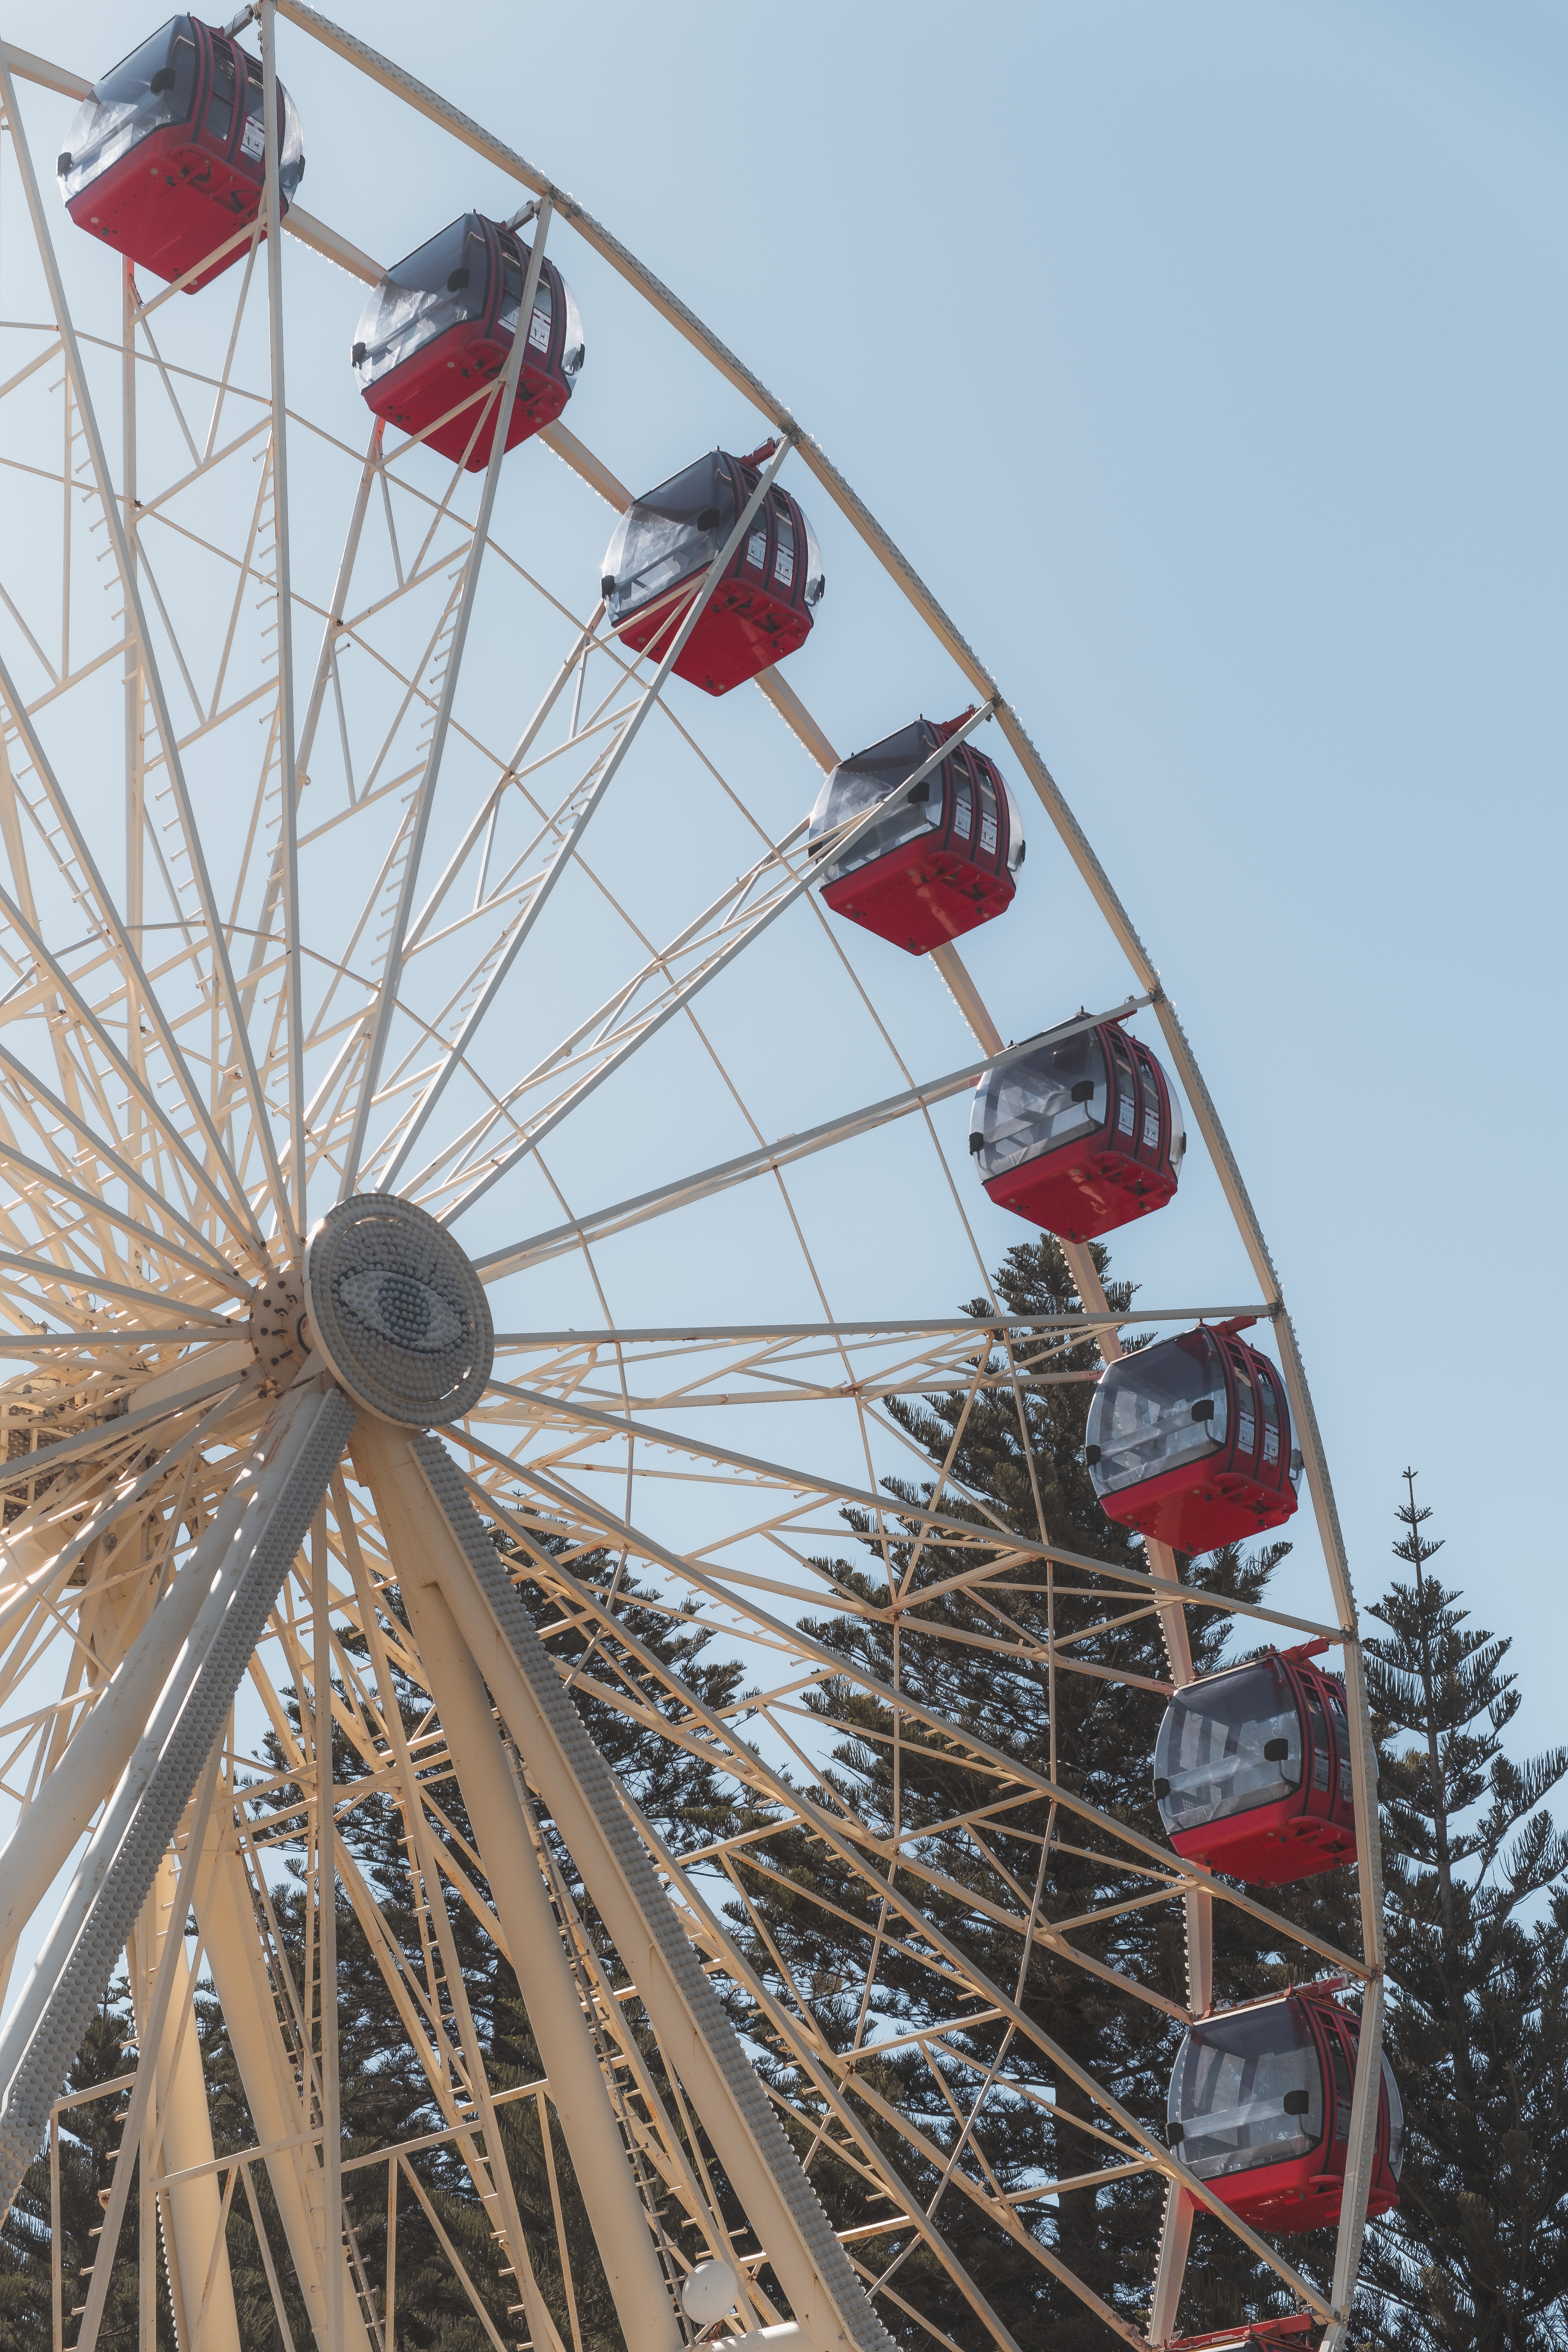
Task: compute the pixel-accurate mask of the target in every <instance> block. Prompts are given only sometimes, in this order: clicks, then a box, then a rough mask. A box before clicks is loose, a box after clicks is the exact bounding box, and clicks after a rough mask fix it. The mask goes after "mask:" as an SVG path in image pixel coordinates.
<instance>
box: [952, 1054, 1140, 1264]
mask: <svg viewBox="0 0 1568 2352" xmlns="http://www.w3.org/2000/svg"><path fill="white" fill-rule="evenodd" d="M1078 1034H1081V1035H1087V1036H1089V1037H1091V1038H1092V1039H1093V1040H1094V1041H1095V1043H1096V1044H1097V1045H1098V1046H1099V1049H1100V1054H1101V1055H1102V1057H1103V1060H1104V1067H1105V1075H1106V1086H1105V1096H1106V1103H1105V1116H1104V1118H1102V1119H1101V1121H1100V1124H1099V1126H1098V1127H1094V1128H1090V1129H1088V1130H1087V1131H1086V1132H1084V1133H1082V1134H1080V1135H1075V1136H1072V1137H1070V1138H1069V1139H1068V1140H1066V1141H1065V1142H1062V1143H1058V1144H1052V1143H1049V1142H1047V1143H1043V1144H1041V1145H1040V1146H1038V1147H1037V1149H1036V1150H1033V1151H1031V1152H1029V1153H1027V1154H1026V1156H1025V1157H1024V1158H1022V1159H1020V1160H1016V1161H1014V1162H1013V1163H1012V1164H1010V1165H1009V1166H1008V1167H1006V1168H1005V1169H1003V1170H1001V1171H998V1172H996V1173H994V1174H993V1175H987V1174H986V1173H985V1172H984V1165H982V1167H981V1182H982V1183H983V1184H984V1188H985V1192H986V1196H987V1198H988V1199H990V1200H992V1201H994V1202H995V1204H996V1206H997V1207H998V1208H999V1209H1007V1210H1010V1211H1011V1212H1012V1213H1013V1214H1014V1215H1015V1216H1018V1217H1023V1218H1025V1219H1026V1221H1027V1223H1030V1224H1032V1225H1037V1226H1039V1227H1041V1228H1042V1230H1044V1231H1045V1232H1047V1233H1052V1234H1057V1235H1058V1237H1059V1238H1060V1239H1061V1240H1062V1241H1066V1242H1074V1243H1082V1242H1089V1241H1097V1240H1098V1239H1099V1238H1100V1235H1101V1234H1109V1233H1114V1232H1115V1231H1116V1230H1117V1228H1118V1227H1119V1226H1121V1225H1126V1224H1131V1223H1133V1221H1134V1220H1135V1219H1136V1218H1139V1217H1147V1216H1152V1214H1153V1213H1155V1211H1156V1210H1159V1209H1163V1208H1164V1207H1165V1206H1166V1204H1167V1203H1168V1202H1170V1201H1172V1200H1173V1198H1174V1197H1175V1193H1176V1188H1177V1185H1178V1183H1179V1181H1180V1178H1181V1163H1182V1160H1183V1158H1184V1152H1185V1144H1186V1137H1185V1129H1184V1122H1183V1120H1182V1117H1181V1110H1180V1106H1179V1105H1178V1103H1177V1100H1176V1096H1175V1090H1174V1088H1173V1087H1172V1085H1171V1082H1170V1080H1169V1078H1168V1077H1167V1076H1166V1075H1165V1071H1164V1067H1163V1065H1162V1063H1161V1062H1160V1060H1159V1058H1158V1056H1157V1055H1154V1054H1153V1053H1152V1052H1151V1051H1150V1049H1149V1047H1148V1046H1147V1045H1144V1043H1143V1041H1142V1038H1141V1037H1135V1036H1132V1035H1131V1034H1130V1033H1129V1032H1128V1031H1127V1030H1125V1029H1124V1028H1123V1027H1122V1025H1121V1022H1119V1021H1103V1022H1100V1024H1098V1025H1097V1026H1096V1027H1095V1028H1094V1029H1092V1030H1089V1031H1087V1032H1079V1033H1078ZM1048 1050H1050V1046H1049V1041H1048V1040H1043V1041H1042V1043H1041V1045H1040V1048H1039V1051H1040V1052H1041V1053H1045V1052H1047V1051H1048ZM1006 1068H1007V1065H1005V1064H1004V1065H998V1066H996V1067H995V1068H994V1069H991V1070H987V1071H986V1073H985V1075H984V1077H983V1078H982V1079H981V1080H980V1082H979V1084H978V1086H977V1087H975V1089H974V1103H973V1110H972V1112H971V1127H970V1136H969V1149H970V1152H971V1155H972V1156H973V1157H974V1158H975V1159H976V1160H979V1161H981V1162H984V1156H985V1153H986V1151H987V1150H988V1149H989V1148H990V1147H989V1143H988V1139H987V1138H986V1135H985V1132H984V1114H985V1109H986V1106H987V1098H988V1096H989V1094H990V1091H991V1089H992V1087H993V1085H994V1082H995V1081H996V1080H997V1079H998V1078H999V1077H1001V1076H1002V1075H1003V1073H1004V1072H1005V1069H1006ZM1151 1095H1152V1096H1153V1097H1154V1099H1153V1102H1152V1104H1151V1102H1150V1099H1149V1097H1150V1096H1151ZM976 1120H979V1121H980V1122H981V1124H980V1125H978V1126H976V1125H975V1124H974V1122H975V1121H976Z"/></svg>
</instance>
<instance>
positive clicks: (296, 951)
mask: <svg viewBox="0 0 1568 2352" xmlns="http://www.w3.org/2000/svg"><path fill="white" fill-rule="evenodd" d="M277 29H278V26H277V10H276V8H275V7H274V6H273V5H272V0H264V5H263V6H262V9H261V104H262V111H263V116H264V124H263V129H264V135H265V141H266V144H265V147H264V150H263V152H264V155H265V158H266V173H267V178H266V193H265V197H264V200H263V207H262V209H263V212H264V214H265V216H266V221H267V330H268V346H269V349H270V352H271V359H272V535H273V543H274V556H273V562H274V580H275V584H276V593H277V598H278V759H279V793H280V795H281V798H282V833H283V844H282V845H283V936H284V953H285V958H286V961H285V966H284V971H285V981H284V986H285V989H286V991H287V993H288V1000H289V1020H288V1030H289V1183H288V1191H287V1198H288V1201H289V1206H290V1209H291V1213H292V1220H293V1233H292V1234H291V1235H290V1239H291V1241H292V1244H293V1246H294V1247H295V1248H296V1249H297V1248H298V1247H299V1242H300V1234H302V1233H303V1231H304V1229H305V1070H304V1048H305V1011H304V987H303V982H302V978H301V973H302V971H303V964H302V961H301V957H300V810H299V793H298V782H297V777H296V773H295V761H294V750H295V746H294V603H293V583H292V575H291V572H290V569H289V412H288V407H287V404H286V402H285V398H284V383H283V201H282V199H283V192H282V188H281V186H280V185H279V178H278V165H279V153H278V55H277V38H276V36H277ZM329 1748H330V1742H329ZM336 2276H337V2272H336V2269H335V2268H329V2271H328V2277H329V2279H332V2278H335V2277H336Z"/></svg>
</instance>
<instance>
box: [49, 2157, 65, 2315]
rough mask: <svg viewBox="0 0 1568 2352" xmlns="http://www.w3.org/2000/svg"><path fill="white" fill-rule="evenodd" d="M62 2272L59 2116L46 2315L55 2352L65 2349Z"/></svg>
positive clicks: (53, 2166) (52, 2164) (51, 2169)
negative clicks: (48, 2315)
mask: <svg viewBox="0 0 1568 2352" xmlns="http://www.w3.org/2000/svg"><path fill="white" fill-rule="evenodd" d="M64 2287H65V2272H64V2265H63V2264H62V2263H61V2260H60V2119H59V2116H58V2114H55V2115H51V2116H50V2117H49V2314H50V2319H51V2323H52V2325H53V2328H54V2337H53V2343H54V2352H65V2341H66V2312H65V2294H64V2291H63V2290H64Z"/></svg>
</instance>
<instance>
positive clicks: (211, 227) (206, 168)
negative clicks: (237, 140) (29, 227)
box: [66, 123, 289, 294]
mask: <svg viewBox="0 0 1568 2352" xmlns="http://www.w3.org/2000/svg"><path fill="white" fill-rule="evenodd" d="M66 209H67V211H68V213H69V214H70V216H71V218H72V220H73V221H74V222H75V223H76V226H78V228H84V229H86V231H87V233H88V235H89V236H96V237H100V238H101V239H102V241H103V243H104V244H105V245H111V246H112V247H114V249H115V251H116V252H117V253H122V254H123V255H124V256H125V257H126V259H127V260H128V261H133V262H134V263H135V264H136V266H137V268H139V269H150V270H151V271H152V272H153V276H154V277H157V278H168V279H174V278H183V277H184V273H185V271H186V270H187V269H193V268H195V265H196V263H197V262H198V261H200V260H202V259H203V258H204V257H205V255H207V254H209V253H211V251H212V250H213V248H214V247H215V246H218V245H221V244H222V243H223V241H224V239H225V238H226V237H229V236H233V235H234V233H235V231H236V230H237V229H241V228H248V227H249V226H250V224H251V223H252V222H253V221H254V220H255V218H256V216H257V214H258V212H259V211H260V209H261V183H260V178H259V175H253V174H252V173H250V172H248V171H247V170H246V169H244V168H243V167H242V166H241V164H240V163H238V162H229V161H226V160H224V159H222V158H220V157H219V156H217V155H215V154H214V153H212V152H210V150H209V149H208V148H207V147H206V146H205V145H203V144H197V143H195V142H193V140H192V136H191V126H190V124H189V123H184V124H174V125H171V127H170V128H169V129H167V130H165V131H152V132H151V133H150V134H149V135H148V137H147V138H145V139H143V140H142V143H141V145H140V146H137V147H132V150H131V152H130V153H129V154H128V155H125V156H122V157H121V161H120V162H119V163H115V164H111V165H110V169H109V170H108V171H107V172H105V173H104V174H103V176H102V178H101V179H99V180H95V181H93V182H92V183H91V184H90V185H89V187H86V188H84V189H83V190H82V193H81V194H80V195H79V196H73V197H72V199H71V201H70V203H69V204H68V205H67V207H66ZM288 209H289V207H288V205H287V203H286V202H285V204H284V205H283V210H284V211H285V212H287V211H288ZM262 234H263V236H265V234H266V232H265V230H264V231H263V232H262ZM245 249H246V248H245V244H244V241H243V240H242V241H241V242H240V243H239V244H238V245H237V246H236V247H235V248H234V250H233V251H232V252H231V253H226V254H225V255H224V256H223V257H222V258H221V259H220V260H217V261H215V262H214V263H213V265H212V268H210V269H204V270H203V272H202V274H201V276H200V277H199V278H193V279H192V280H191V283H190V284H189V285H188V286H187V287H186V288H185V289H184V290H185V292H186V293H187V294H199V293H200V291H201V289H202V288H203V287H204V286H210V285H211V284H212V282H213V279H214V278H221V277H222V275H223V273H224V271H225V270H226V269H231V268H233V267H234V264H235V263H236V262H237V261H239V260H242V259H243V258H244V256H245Z"/></svg>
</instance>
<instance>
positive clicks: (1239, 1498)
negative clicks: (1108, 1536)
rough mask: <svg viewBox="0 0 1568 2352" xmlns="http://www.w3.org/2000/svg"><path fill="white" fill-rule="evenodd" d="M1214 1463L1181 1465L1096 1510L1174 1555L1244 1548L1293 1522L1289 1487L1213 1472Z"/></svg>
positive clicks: (1103, 1499) (1243, 1474) (1109, 1499)
mask: <svg viewBox="0 0 1568 2352" xmlns="http://www.w3.org/2000/svg"><path fill="white" fill-rule="evenodd" d="M1217 1459H1218V1457H1215V1461H1211V1462H1205V1463H1203V1464H1201V1465H1199V1466H1198V1468H1197V1469H1195V1470H1194V1468H1192V1467H1191V1466H1190V1465H1178V1466H1177V1467H1176V1468H1175V1469H1173V1470H1167V1471H1165V1472H1163V1474H1162V1475H1161V1476H1159V1477H1158V1478H1146V1479H1145V1480H1144V1481H1143V1483H1142V1486H1134V1487H1131V1488H1130V1489H1129V1490H1128V1491H1127V1493H1125V1494H1121V1495H1105V1496H1101V1497H1100V1507H1101V1509H1102V1510H1103V1511H1104V1513H1105V1516H1106V1517H1107V1518H1109V1519H1115V1520H1116V1521H1117V1522H1118V1524H1119V1525H1120V1526H1121V1527H1124V1528H1137V1530H1138V1532H1139V1534H1140V1535H1144V1536H1152V1537H1153V1538H1154V1541H1155V1542H1156V1543H1163V1544H1169V1545H1171V1547H1172V1548H1173V1550H1176V1551H1194V1552H1196V1551H1213V1550H1215V1549H1216V1547H1217V1546H1218V1545H1220V1544H1227V1543H1241V1542H1244V1541H1245V1540H1246V1538H1247V1537H1248V1536H1256V1535H1261V1534H1262V1533H1263V1531H1264V1530H1265V1529H1266V1528H1279V1527H1283V1526H1284V1524H1285V1522H1286V1520H1287V1519H1289V1518H1293V1517H1295V1512H1296V1496H1295V1490H1294V1489H1293V1488H1292V1487H1289V1486H1287V1487H1285V1488H1284V1489H1283V1490H1281V1489H1280V1488H1279V1487H1278V1486H1265V1485H1264V1483H1263V1482H1262V1480H1261V1479H1258V1478H1255V1477H1253V1476H1252V1475H1250V1474H1249V1473H1248V1472H1247V1471H1245V1470H1226V1469H1223V1468H1219V1467H1216V1466H1215V1465H1216V1462H1217Z"/></svg>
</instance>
